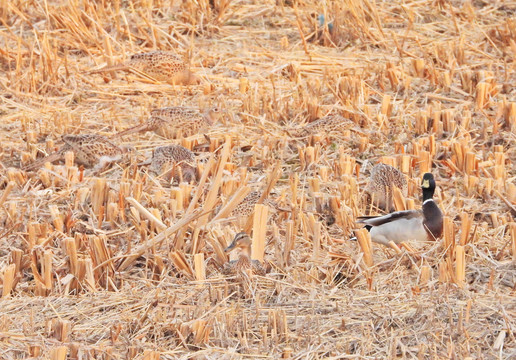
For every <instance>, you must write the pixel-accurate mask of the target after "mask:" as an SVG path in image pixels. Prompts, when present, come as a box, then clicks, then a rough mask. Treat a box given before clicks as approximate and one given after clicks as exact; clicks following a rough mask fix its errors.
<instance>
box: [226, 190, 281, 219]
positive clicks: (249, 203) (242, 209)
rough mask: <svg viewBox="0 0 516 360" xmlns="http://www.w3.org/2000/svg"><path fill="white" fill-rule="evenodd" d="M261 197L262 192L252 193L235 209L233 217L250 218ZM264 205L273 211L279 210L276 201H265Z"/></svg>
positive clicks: (232, 213)
mask: <svg viewBox="0 0 516 360" xmlns="http://www.w3.org/2000/svg"><path fill="white" fill-rule="evenodd" d="M261 196H262V192H261V191H251V192H250V193H249V194H247V195H246V196H245V197H244V198H243V199H242V201H240V203H238V205H237V206H236V207H235V208H234V209H233V211H232V212H231V216H236V217H237V218H246V217H248V216H249V215H251V213H252V212H253V211H254V206H255V205H256V204H257V203H258V200H260V197H261ZM263 203H264V204H265V205H267V206H268V207H269V208H272V209H277V207H278V205H277V204H276V203H275V202H274V201H272V200H269V199H265V200H264V201H263Z"/></svg>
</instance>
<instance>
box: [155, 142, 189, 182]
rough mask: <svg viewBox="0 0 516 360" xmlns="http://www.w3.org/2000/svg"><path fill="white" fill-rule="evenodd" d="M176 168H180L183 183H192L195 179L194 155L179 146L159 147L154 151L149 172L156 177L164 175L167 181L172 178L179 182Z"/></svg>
mask: <svg viewBox="0 0 516 360" xmlns="http://www.w3.org/2000/svg"><path fill="white" fill-rule="evenodd" d="M178 168H181V173H182V175H183V180H184V181H186V182H191V181H194V180H195V179H196V178H197V167H196V165H195V154H194V153H193V152H191V151H190V150H188V149H187V148H185V147H183V146H180V145H168V146H160V147H157V148H156V149H155V150H154V154H153V155H152V160H151V163H150V166H149V170H151V171H153V172H155V173H157V174H158V175H161V174H165V176H166V178H167V179H171V178H172V177H173V178H174V179H175V180H176V181H179V180H180V177H179V171H178V170H179V169H178Z"/></svg>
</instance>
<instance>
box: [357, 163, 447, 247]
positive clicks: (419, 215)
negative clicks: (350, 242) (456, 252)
mask: <svg viewBox="0 0 516 360" xmlns="http://www.w3.org/2000/svg"><path fill="white" fill-rule="evenodd" d="M421 188H422V189H423V207H422V209H421V210H406V211H397V212H393V213H390V214H387V215H384V216H360V217H359V218H358V221H357V223H359V224H365V227H366V228H367V230H369V232H370V234H371V240H372V241H374V242H376V243H379V244H383V245H388V244H389V242H390V241H393V242H394V243H396V244H398V243H401V242H404V241H409V240H416V241H427V240H435V239H438V238H439V237H441V235H442V232H443V214H442V212H441V209H439V207H438V206H437V204H436V203H435V201H434V199H433V196H434V191H435V180H434V176H433V175H432V174H430V173H426V174H425V175H424V176H423V181H422V184H421Z"/></svg>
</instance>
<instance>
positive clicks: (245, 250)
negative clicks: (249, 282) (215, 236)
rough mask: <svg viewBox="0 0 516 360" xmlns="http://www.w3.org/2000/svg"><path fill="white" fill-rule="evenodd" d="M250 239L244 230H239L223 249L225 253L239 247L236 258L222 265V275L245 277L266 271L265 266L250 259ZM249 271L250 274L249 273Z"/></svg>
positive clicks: (262, 274) (262, 273)
mask: <svg viewBox="0 0 516 360" xmlns="http://www.w3.org/2000/svg"><path fill="white" fill-rule="evenodd" d="M251 244H252V240H251V238H250V237H249V235H247V234H246V233H245V232H239V233H238V234H236V235H235V238H234V239H233V241H232V242H231V244H230V245H229V246H228V247H227V248H226V249H225V250H224V251H225V252H226V253H227V252H230V251H232V250H233V249H240V255H239V257H238V260H233V261H230V262H228V263H226V264H225V265H224V268H223V269H222V273H223V274H224V275H236V276H237V277H239V278H240V277H242V276H243V277H244V278H247V277H248V276H249V275H261V276H264V275H265V273H266V270H265V267H264V266H263V265H262V263H261V262H260V261H258V260H251V258H250V256H251ZM249 273H250V274H249Z"/></svg>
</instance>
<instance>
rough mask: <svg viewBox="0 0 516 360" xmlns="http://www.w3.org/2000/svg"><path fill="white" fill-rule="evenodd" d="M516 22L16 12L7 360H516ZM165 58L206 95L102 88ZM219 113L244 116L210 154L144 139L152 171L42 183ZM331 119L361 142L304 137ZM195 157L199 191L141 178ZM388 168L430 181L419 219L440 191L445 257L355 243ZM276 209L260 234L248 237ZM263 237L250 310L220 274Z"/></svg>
mask: <svg viewBox="0 0 516 360" xmlns="http://www.w3.org/2000/svg"><path fill="white" fill-rule="evenodd" d="M515 11H516V2H514V1H476V0H475V1H458V0H457V1H455V0H453V1H452V0H450V1H447V0H439V1H435V0H422V1H403V2H402V1H385V2H384V1H374V0H360V1H359V0H344V1H329V0H328V1H315V0H313V1H309V0H306V1H303V0H277V1H276V0H266V1H251V0H249V1H247V0H242V1H239V0H232V1H230V0H209V1H208V0H196V1H194V0H188V1H174V0H172V1H160V0H156V1H143V0H142V1H132V0H129V1H113V2H104V1H90V0H85V1H69V2H61V1H44V2H39V1H21V0H14V1H5V0H4V1H0V22H1V26H0V44H1V46H0V67H1V69H2V71H1V72H0V87H1V89H2V90H1V93H0V99H1V102H0V117H1V122H0V133H1V136H2V142H1V143H0V155H1V157H0V160H1V165H2V169H1V172H0V184H1V194H0V206H1V209H0V221H1V228H0V231H1V233H0V288H1V291H2V292H1V296H2V298H1V299H0V354H1V356H0V357H1V358H3V359H21V358H28V357H36V358H39V357H40V358H43V359H52V360H61V359H65V358H67V356H68V358H70V359H111V358H114V359H122V358H135V359H240V358H270V359H277V358H280V357H283V358H292V359H323V358H325V359H326V358H334V359H337V358H362V359H374V358H377V359H380V358H419V359H423V358H424V359H426V358H428V359H448V358H457V359H466V358H471V359H473V358H479V359H482V358H483V359H494V358H496V359H510V358H514V357H516V339H515V336H516V321H515V319H516V301H515V300H514V299H515V287H516V265H515V264H516V222H515V216H516V184H515V178H516V167H515V163H516V146H515V144H516V135H515V133H516V94H515V92H514V89H513V86H512V84H513V83H514V82H515V80H516V76H515V72H514V60H515V59H514V58H515V55H516V27H515V24H516V23H515V21H514V17H513V16H514V12H515ZM319 15H323V16H324V20H323V25H322V26H321V24H320V21H319V19H320V17H319ZM330 24H331V26H329V25H330ZM151 50H166V51H172V52H175V53H177V54H178V55H180V56H181V57H182V58H184V59H187V60H188V62H189V63H190V65H191V69H192V71H194V72H195V73H196V74H197V75H198V76H199V77H200V78H201V79H202V80H203V82H202V83H201V84H200V85H192V86H188V87H187V86H175V85H174V86H173V85H168V84H165V83H159V82H156V81H154V80H153V79H152V78H148V77H143V76H141V74H138V73H133V72H129V73H109V74H88V72H89V71H90V70H91V69H94V68H99V67H101V66H103V65H108V66H110V65H116V64H119V63H122V62H123V61H126V60H127V59H128V58H129V56H130V55H131V54H134V53H138V52H144V51H151ZM214 105H217V106H219V105H220V106H221V107H222V108H223V110H225V111H226V113H225V114H224V115H223V118H222V119H221V120H220V121H219V123H218V124H217V125H216V126H215V127H213V128H211V129H209V131H208V132H207V133H206V135H207V136H206V137H205V136H204V134H197V135H193V136H190V137H188V138H181V139H177V140H167V139H164V138H161V137H159V136H158V135H156V134H154V133H147V134H135V135H131V136H127V137H124V139H123V142H120V143H118V144H120V145H131V146H134V148H135V149H136V152H135V153H133V156H132V158H131V159H130V160H128V161H126V162H120V163H117V164H114V165H113V166H112V167H110V168H107V169H104V170H103V171H102V172H100V173H94V172H92V171H91V170H89V169H82V168H80V167H77V166H76V165H75V164H74V161H73V156H70V155H71V154H67V156H66V159H65V163H64V164H54V165H51V166H50V167H43V168H42V169H41V170H39V171H38V172H35V173H25V172H23V171H21V170H20V167H22V166H23V165H26V164H28V163H30V162H31V161H33V160H34V159H35V158H36V157H41V156H42V155H43V154H44V153H51V152H52V151H53V150H55V149H56V148H58V146H59V145H60V138H61V136H62V135H63V134H81V133H96V134H101V135H104V136H106V137H111V136H113V135H114V134H116V133H117V132H119V131H121V130H123V129H126V128H128V127H130V126H133V125H136V124H139V123H141V122H143V121H145V120H147V119H148V118H149V115H150V113H151V111H152V110H153V109H155V108H160V107H164V106H191V107H195V108H201V109H207V108H209V107H211V106H214ZM328 114H340V115H342V116H344V117H346V118H348V119H350V121H352V122H353V123H354V124H355V125H354V126H355V127H354V129H357V130H358V131H352V130H340V131H334V132H330V133H327V134H313V135H310V136H308V137H306V138H303V137H292V136H291V132H290V131H289V130H291V129H296V128H300V127H301V126H303V125H305V124H307V123H309V122H312V121H313V120H315V119H318V118H320V117H323V116H325V115H328ZM171 143H176V144H180V145H182V146H184V147H186V148H188V149H191V150H193V151H194V152H195V153H196V154H197V157H198V165H197V166H198V170H199V171H198V172H199V174H200V178H199V180H198V181H197V182H195V183H192V184H186V183H181V184H166V183H164V182H163V181H162V179H159V178H158V177H157V176H156V175H155V174H153V173H151V172H149V171H148V170H147V168H146V167H145V166H139V165H138V164H140V163H141V162H142V161H144V160H145V158H146V157H147V158H148V157H149V156H150V155H151V151H152V149H154V148H156V147H157V146H162V145H169V144H171ZM377 162H383V163H386V164H390V165H393V166H395V167H397V168H398V169H399V170H400V171H401V172H403V173H404V174H406V175H407V176H408V177H409V182H408V189H407V190H408V191H407V197H406V198H404V197H403V196H402V195H401V193H398V194H397V195H396V197H395V201H394V202H395V206H396V208H397V209H412V208H419V207H420V206H421V204H420V188H419V183H420V176H421V175H422V174H423V173H425V172H428V171H431V172H432V173H433V174H434V175H435V176H436V179H437V184H438V190H437V193H436V198H437V201H438V204H439V205H440V207H441V209H442V210H443V212H444V213H445V215H446V218H445V232H444V236H443V239H442V240H441V241H439V242H433V243H427V244H413V243H411V244H409V245H410V246H409V249H410V251H409V250H407V249H404V248H401V249H398V250H399V251H393V250H391V249H385V248H383V247H381V246H379V245H376V244H373V245H371V242H370V240H369V238H368V234H367V232H366V231H365V230H362V231H358V232H357V233H356V235H357V238H358V242H351V241H348V238H349V237H350V236H352V233H353V230H354V229H356V228H357V226H356V224H355V219H356V217H357V216H359V215H362V214H364V213H365V211H366V209H365V206H366V205H365V204H363V202H362V201H361V199H362V196H363V192H364V189H365V186H366V179H367V175H368V174H369V171H370V169H371V165H374V164H375V163H377ZM252 190H256V191H261V192H262V194H263V195H262V197H261V199H260V201H258V204H257V205H256V211H255V212H254V215H251V216H250V218H249V219H239V218H236V219H235V218H234V217H233V218H231V217H229V215H230V214H231V213H232V211H233V209H235V208H236V206H237V205H238V203H239V202H240V200H241V199H243V198H244V197H245V196H246V195H247V194H248V193H249V192H250V191H252ZM265 198H268V199H271V200H274V201H275V202H276V203H277V204H278V209H275V210H274V209H271V208H269V207H268V206H266V205H262V203H263V201H264V200H265ZM219 206H220V207H219ZM218 207H219V208H218ZM216 208H218V212H215V209H216ZM330 220H331V221H330ZM243 229H245V230H247V231H248V233H250V234H252V238H253V249H252V258H253V259H262V258H264V259H265V260H266V261H267V262H269V263H270V267H271V271H270V273H269V274H267V275H266V276H257V277H254V278H253V281H252V283H251V285H250V286H249V288H248V289H245V290H246V291H242V288H241V286H239V285H238V284H237V283H235V281H234V280H232V279H231V278H228V277H225V276H223V275H221V274H220V269H221V268H222V267H223V265H224V263H225V262H226V261H227V257H226V255H225V254H224V248H225V247H226V246H227V245H228V244H229V242H230V241H231V240H232V239H233V237H234V235H235V234H236V233H237V232H239V231H241V230H243Z"/></svg>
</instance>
